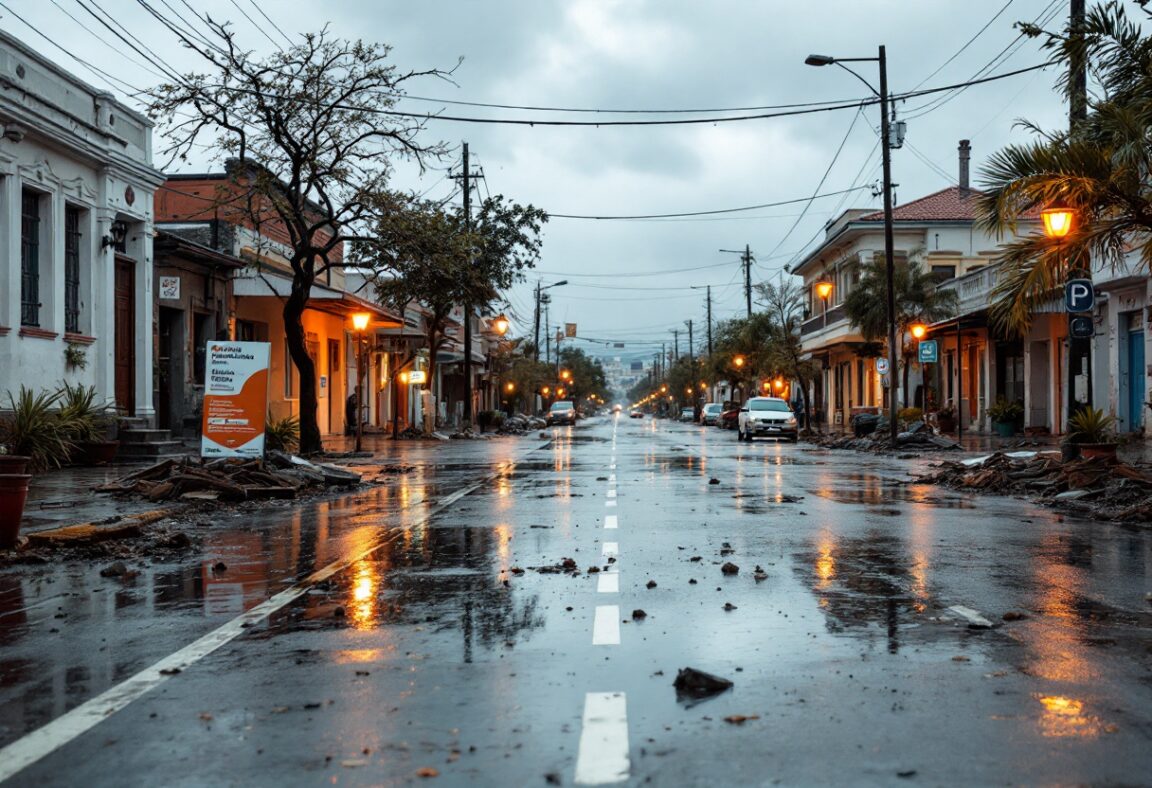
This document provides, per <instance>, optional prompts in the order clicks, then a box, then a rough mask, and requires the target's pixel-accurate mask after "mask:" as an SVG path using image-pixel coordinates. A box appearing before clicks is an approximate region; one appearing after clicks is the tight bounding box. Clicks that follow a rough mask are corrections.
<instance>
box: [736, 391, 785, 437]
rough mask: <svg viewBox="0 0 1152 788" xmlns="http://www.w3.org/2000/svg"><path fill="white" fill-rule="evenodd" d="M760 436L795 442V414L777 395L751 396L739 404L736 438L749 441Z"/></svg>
mask: <svg viewBox="0 0 1152 788" xmlns="http://www.w3.org/2000/svg"><path fill="white" fill-rule="evenodd" d="M757 436H760V437H764V438H781V439H786V440H789V441H791V442H792V443H795V442H796V439H797V437H798V431H797V426H796V414H794V413H793V412H792V408H790V407H789V406H788V403H787V402H786V401H785V400H782V399H780V398H779V397H752V398H751V399H749V400H748V401H747V402H745V403H744V404H743V405H741V406H740V415H739V417H738V419H737V422H736V440H738V441H750V440H752V439H753V438H755V437H757Z"/></svg>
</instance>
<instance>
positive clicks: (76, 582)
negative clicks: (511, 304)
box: [0, 419, 1152, 786]
mask: <svg viewBox="0 0 1152 788" xmlns="http://www.w3.org/2000/svg"><path fill="white" fill-rule="evenodd" d="M553 435H554V439H553V440H551V441H550V442H546V441H541V440H539V439H538V438H537V437H535V436H529V437H526V438H521V439H499V440H493V441H487V442H476V443H465V444H461V445H459V446H457V445H456V444H453V445H452V446H451V447H442V448H441V449H439V450H437V451H434V452H426V453H422V454H421V453H416V452H415V450H414V454H413V460H414V463H413V464H415V465H416V467H415V469H414V470H412V471H411V472H409V473H404V474H397V475H395V476H394V478H392V479H391V483H389V484H383V485H379V486H377V487H373V488H369V489H367V490H365V491H363V492H360V493H357V494H356V495H353V496H350V497H347V498H343V499H339V500H337V501H333V502H327V503H317V504H309V505H307V506H305V507H302V508H299V507H297V508H293V507H281V506H276V505H270V506H268V507H265V508H261V509H256V510H249V511H245V512H239V513H235V514H229V515H227V516H223V517H221V518H219V519H218V521H216V522H208V521H207V520H204V521H202V522H201V523H200V524H199V525H195V526H193V527H192V533H193V534H194V535H195V536H198V537H201V538H203V540H204V543H203V545H204V546H203V549H202V550H198V551H196V552H195V553H194V554H193V555H191V556H186V557H185V558H183V559H179V560H176V559H167V560H166V561H164V562H141V563H140V565H139V566H135V565H134V566H133V569H134V570H137V571H138V574H136V575H135V576H133V577H130V578H120V579H114V578H103V577H101V576H100V574H99V570H100V569H101V568H102V566H103V564H102V563H99V562H97V563H93V564H91V565H68V566H65V567H59V566H51V567H35V568H29V567H23V568H13V569H6V570H2V571H0V746H4V749H3V750H0V774H4V775H8V774H10V775H11V776H10V777H9V781H8V782H7V783H6V784H11V785H98V786H103V785H108V786H131V785H189V786H191V785H405V784H412V783H423V782H427V783H428V784H437V785H440V784H443V785H502V786H503V785H512V786H520V785H547V784H549V782H555V783H558V784H563V785H571V784H573V783H578V782H583V783H588V784H598V783H607V782H612V781H623V782H625V783H626V784H652V785H669V786H679V785H691V786H717V785H767V784H777V783H779V784H793V785H812V784H826V785H844V784H872V785H890V784H894V783H899V784H906V783H911V784H923V785H964V784H968V785H970V784H1020V783H1024V784H1037V783H1046V784H1109V785H1112V784H1149V783H1152V681H1150V677H1152V637H1150V635H1152V615H1150V614H1149V613H1150V610H1152V607H1150V606H1149V604H1148V602H1147V601H1146V599H1145V594H1146V593H1147V592H1149V591H1152V532H1149V531H1147V530H1136V529H1129V528H1125V527H1121V526H1117V525H1112V524H1092V523H1084V522H1075V521H1072V520H1070V519H1062V518H1059V517H1057V516H1055V515H1053V514H1052V513H1050V512H1047V511H1044V510H1037V509H1035V508H1033V507H1031V506H1029V505H1028V504H1027V503H1024V502H1021V501H1017V500H1013V499H1000V498H988V497H981V498H977V497H968V496H962V495H959V494H956V493H953V492H950V491H945V490H940V489H934V488H926V487H919V486H906V485H902V484H900V483H899V482H900V480H902V479H905V478H906V474H907V472H908V470H909V467H910V463H908V462H907V461H897V460H892V459H886V458H876V457H870V456H862V455H858V454H853V453H842V452H827V451H822V450H815V449H812V448H810V447H805V446H804V445H799V446H794V445H789V444H775V443H772V442H756V443H753V444H743V443H737V441H736V440H735V436H734V434H733V433H731V432H721V431H718V430H715V429H711V428H709V429H701V428H699V427H696V426H693V425H682V424H676V423H672V422H667V421H653V420H650V419H643V420H630V419H621V420H619V421H617V420H615V419H598V420H591V421H589V422H583V423H581V424H580V425H579V426H578V427H576V428H575V429H572V428H564V429H558V430H556V431H554V433H553ZM613 465H614V466H615V467H612V466H613ZM912 466H913V467H915V463H913V464H912ZM713 478H715V479H718V480H719V482H720V483H719V484H710V483H709V481H710V480H711V479H713ZM465 491H468V494H466V495H461V493H463V492H465ZM726 545H727V546H726ZM610 557H614V558H616V560H615V561H614V562H612V561H609V558H610ZM565 558H571V559H574V560H575V562H576V565H577V566H578V568H579V570H580V572H579V574H577V575H575V576H573V575H570V574H565V573H542V572H540V571H538V570H539V568H540V567H549V566H553V565H556V564H559V563H560V562H562V561H563V559H565ZM693 559H696V560H693ZM220 562H223V563H224V565H225V566H226V568H223V569H217V570H214V569H213V567H214V566H216V565H217V564H219V563H220ZM724 562H732V563H734V564H736V565H738V566H739V569H740V571H739V573H738V574H735V575H725V574H723V573H722V571H721V565H722V564H723V563H724ZM594 566H595V567H600V568H601V569H602V570H603V569H604V568H606V569H607V571H601V572H597V573H592V574H590V573H588V572H587V570H588V569H589V568H590V567H594ZM757 566H759V567H761V569H762V570H763V572H762V574H761V575H756V573H755V571H754V570H755V568H756V567H757ZM517 570H524V571H523V572H522V573H520V572H519V571H517ZM318 571H319V574H316V573H317V572H318ZM302 579H308V582H306V583H303V584H299V583H298V581H301V580H302ZM693 581H695V582H693ZM650 582H654V583H655V585H654V587H649V585H650ZM270 599H271V600H273V601H272V602H269V601H268V600H270ZM726 605H728V606H729V607H730V609H727V610H726V609H725V606H726ZM957 606H962V608H961V610H960V612H957V611H955V610H952V609H951V608H955V607H957ZM638 609H642V610H643V611H645V613H646V617H645V618H643V619H642V620H634V619H633V615H632V614H633V611H634V610H638ZM1009 611H1017V612H1023V613H1025V614H1026V617H1025V618H1022V619H1020V620H1012V621H1002V616H1003V614H1004V613H1005V612H1009ZM265 612H267V615H264V613H265ZM965 615H967V616H969V617H971V616H976V615H979V616H983V617H985V618H987V619H988V620H990V621H991V622H993V623H994V624H995V627H994V628H992V629H974V628H970V627H969V625H968V624H969V621H968V620H967V619H966V618H964V616H965ZM245 616H246V617H247V618H245ZM198 639H199V640H198ZM190 644H191V645H190ZM172 655H175V656H172ZM150 666H151V667H152V668H154V669H152V670H150ZM156 666H159V667H156ZM688 666H691V667H695V668H698V669H701V670H705V671H708V672H711V673H714V674H717V675H720V676H723V677H726V678H728V679H731V680H732V681H733V682H734V684H735V685H734V687H733V688H732V689H731V690H729V691H727V692H725V693H723V694H720V695H718V696H716V697H713V698H710V699H708V700H704V701H691V700H688V699H683V698H680V699H678V698H677V695H676V692H675V690H674V689H673V687H672V681H673V679H674V678H675V676H676V671H677V669H679V668H683V667H688ZM161 668H163V669H164V672H163V673H161V672H160V670H161ZM82 704H86V705H82ZM732 715H742V716H743V717H746V718H748V719H746V720H744V721H743V722H742V723H737V722H728V721H725V718H726V717H731V716H732ZM29 733H31V735H29ZM25 760H26V761H27V762H28V765H27V766H25V767H24V768H22V769H19V770H17V768H16V765H17V764H21V763H24V762H25ZM421 770H424V771H423V772H422V771H421ZM431 770H434V772H435V775H436V776H427V777H421V776H420V775H421V774H422V773H423V774H428V775H431V774H432V773H433V772H432V771H431Z"/></svg>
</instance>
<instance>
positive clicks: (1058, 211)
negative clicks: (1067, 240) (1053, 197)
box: [1040, 205, 1075, 240]
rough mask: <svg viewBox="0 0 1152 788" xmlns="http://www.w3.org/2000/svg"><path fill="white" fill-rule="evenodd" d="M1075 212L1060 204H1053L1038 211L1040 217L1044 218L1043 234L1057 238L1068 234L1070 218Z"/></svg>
mask: <svg viewBox="0 0 1152 788" xmlns="http://www.w3.org/2000/svg"><path fill="white" fill-rule="evenodd" d="M1074 216H1075V212H1074V211H1073V210H1072V209H1071V208H1066V207H1064V206H1062V205H1054V206H1052V207H1051V208H1045V209H1044V210H1042V211H1040V218H1041V219H1043V220H1044V234H1045V235H1047V236H1048V237H1049V238H1055V239H1057V240H1059V239H1061V238H1063V237H1065V236H1066V235H1068V233H1069V232H1071V230H1072V219H1073V217H1074Z"/></svg>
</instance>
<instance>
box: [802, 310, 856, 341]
mask: <svg viewBox="0 0 1152 788" xmlns="http://www.w3.org/2000/svg"><path fill="white" fill-rule="evenodd" d="M842 320H847V317H846V316H845V314H844V306H843V305H840V306H836V307H832V308H831V309H829V310H828V314H827V315H825V314H824V313H820V314H818V315H816V316H815V317H812V318H809V319H808V320H805V321H804V322H803V323H802V324H801V325H800V336H801V337H806V336H808V335H809V334H815V333H816V332H817V331H821V330H823V329H824V327H825V326H828V327H829V328H832V327H834V326H835V325H836V324H837V323H839V322H840V321H842Z"/></svg>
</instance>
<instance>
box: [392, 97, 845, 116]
mask: <svg viewBox="0 0 1152 788" xmlns="http://www.w3.org/2000/svg"><path fill="white" fill-rule="evenodd" d="M396 95H397V98H402V99H407V100H411V101H426V102H429V103H432V104H450V105H453V106H459V107H483V108H486V109H514V110H523V111H525V112H570V113H585V114H603V115H683V114H692V113H701V114H703V113H706V112H763V111H764V110H776V109H802V108H805V107H822V106H827V105H830V104H844V103H851V102H852V99H840V100H836V101H808V102H803V103H798V104H766V105H763V106H755V107H711V108H695V109H605V108H597V107H541V106H533V105H530V104H493V103H488V102H483V101H462V100H453V99H443V98H432V97H429V96H410V95H408V94H406V93H402V94H396Z"/></svg>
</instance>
